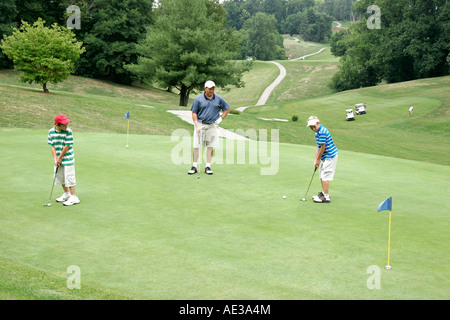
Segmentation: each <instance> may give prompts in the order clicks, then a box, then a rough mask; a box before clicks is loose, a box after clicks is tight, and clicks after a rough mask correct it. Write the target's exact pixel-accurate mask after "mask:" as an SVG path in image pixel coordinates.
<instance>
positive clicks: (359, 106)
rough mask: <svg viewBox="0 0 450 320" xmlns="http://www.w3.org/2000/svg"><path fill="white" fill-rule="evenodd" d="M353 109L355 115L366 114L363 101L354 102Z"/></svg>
mask: <svg viewBox="0 0 450 320" xmlns="http://www.w3.org/2000/svg"><path fill="white" fill-rule="evenodd" d="M355 111H356V114H357V115H360V114H366V104H365V103H357V104H355Z"/></svg>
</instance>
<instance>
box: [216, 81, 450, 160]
mask: <svg viewBox="0 0 450 320" xmlns="http://www.w3.org/2000/svg"><path fill="white" fill-rule="evenodd" d="M449 83H450V77H440V78H430V79H423V80H417V81H410V82H404V83H399V84H391V85H381V86H377V87H370V88H364V89H359V90H350V91H346V92H341V93H338V94H332V95H326V96H323V97H316V98H311V99H305V100H298V101H294V102H285V103H272V104H268V105H265V106H260V107H251V108H247V109H246V110H245V111H244V113H242V114H240V115H239V116H233V117H230V119H227V121H224V122H223V124H222V126H224V127H227V128H231V129H238V128H244V129H245V128H265V129H266V130H269V132H270V130H272V129H277V130H279V135H280V141H281V142H286V143H297V144H306V145H310V144H311V143H313V141H312V140H313V139H314V138H313V135H312V132H311V130H310V129H308V128H306V127H305V126H306V119H307V118H308V117H309V116H311V115H316V116H318V117H319V118H320V119H321V121H322V123H323V124H324V126H325V127H327V128H328V129H329V130H330V132H331V134H332V136H333V139H334V140H335V142H336V144H337V147H338V148H339V149H344V150H349V151H355V152H362V153H368V154H377V155H383V156H390V157H397V158H403V159H412V160H417V161H427V162H431V163H436V164H443V165H449V164H450V160H449V159H448V155H449V154H450V135H449V132H450V125H449V124H450V121H449V116H450V98H449V95H448V93H447V91H448V86H449ZM360 102H365V103H367V114H365V115H360V116H356V120H355V121H352V122H349V121H345V115H346V112H345V110H346V109H347V108H352V107H353V108H354V105H355V103H360ZM411 105H414V106H415V109H414V110H415V111H414V116H413V117H409V116H408V109H409V107H410V106H411ZM294 115H297V116H298V117H299V121H298V122H292V121H290V122H287V123H286V122H275V121H263V120H259V118H266V119H267V118H269V119H270V118H281V119H288V120H290V119H291V118H292V116H294ZM437 141H439V142H437Z"/></svg>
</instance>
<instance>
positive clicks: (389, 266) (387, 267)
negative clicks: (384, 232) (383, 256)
mask: <svg viewBox="0 0 450 320" xmlns="http://www.w3.org/2000/svg"><path fill="white" fill-rule="evenodd" d="M390 255H391V211H389V235H388V262H387V266H386V269H388V270H389V269H391V265H390V264H389V258H390Z"/></svg>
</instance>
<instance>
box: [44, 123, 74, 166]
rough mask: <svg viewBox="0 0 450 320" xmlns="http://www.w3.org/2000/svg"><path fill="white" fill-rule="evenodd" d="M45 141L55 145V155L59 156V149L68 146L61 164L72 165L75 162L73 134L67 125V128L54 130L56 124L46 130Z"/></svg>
mask: <svg viewBox="0 0 450 320" xmlns="http://www.w3.org/2000/svg"><path fill="white" fill-rule="evenodd" d="M47 143H48V144H49V145H51V146H54V147H55V151H56V156H57V157H59V156H60V154H61V151H62V150H63V149H64V147H65V146H67V145H68V146H70V147H69V150H67V152H66V154H65V155H64V156H63V158H62V162H61V165H62V166H73V165H74V164H75V157H74V153H73V135H72V130H71V129H70V128H69V127H67V130H66V131H64V130H61V131H60V132H58V131H56V126H54V127H53V128H51V129H50V130H49V131H48V138H47Z"/></svg>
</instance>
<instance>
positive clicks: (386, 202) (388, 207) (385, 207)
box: [378, 197, 392, 212]
mask: <svg viewBox="0 0 450 320" xmlns="http://www.w3.org/2000/svg"><path fill="white" fill-rule="evenodd" d="M383 210H388V211H392V197H389V198H387V199H386V200H384V201H383V202H382V203H380V204H379V205H378V212H380V211H383Z"/></svg>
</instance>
